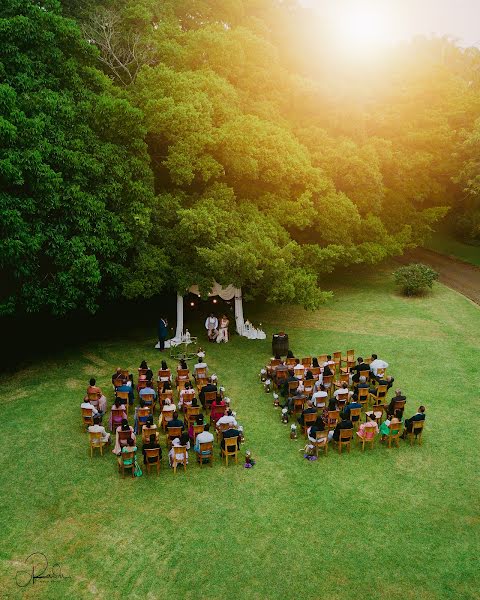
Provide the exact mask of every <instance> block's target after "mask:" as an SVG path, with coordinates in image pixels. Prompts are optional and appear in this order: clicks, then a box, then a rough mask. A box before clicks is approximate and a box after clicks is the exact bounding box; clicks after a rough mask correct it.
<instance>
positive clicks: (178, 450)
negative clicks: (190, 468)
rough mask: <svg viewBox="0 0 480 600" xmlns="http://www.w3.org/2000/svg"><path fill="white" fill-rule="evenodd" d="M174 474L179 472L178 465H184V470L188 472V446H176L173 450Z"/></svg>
mask: <svg viewBox="0 0 480 600" xmlns="http://www.w3.org/2000/svg"><path fill="white" fill-rule="evenodd" d="M173 450H174V452H173V460H172V466H173V472H174V473H176V472H177V465H178V464H180V465H183V470H184V471H185V472H186V471H187V447H186V446H175V448H174V449H173Z"/></svg>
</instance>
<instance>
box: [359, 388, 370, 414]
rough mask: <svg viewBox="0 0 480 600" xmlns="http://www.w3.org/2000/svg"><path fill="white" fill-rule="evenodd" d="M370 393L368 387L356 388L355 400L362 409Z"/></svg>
mask: <svg viewBox="0 0 480 600" xmlns="http://www.w3.org/2000/svg"><path fill="white" fill-rule="evenodd" d="M369 395H370V390H369V389H368V388H360V389H359V390H358V398H357V402H358V403H359V404H361V405H362V408H363V410H365V407H366V406H367V404H368V397H369Z"/></svg>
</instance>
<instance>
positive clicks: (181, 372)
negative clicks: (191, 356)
mask: <svg viewBox="0 0 480 600" xmlns="http://www.w3.org/2000/svg"><path fill="white" fill-rule="evenodd" d="M189 375H190V369H178V370H177V377H176V378H175V383H176V384H177V386H178V382H179V381H188V379H189Z"/></svg>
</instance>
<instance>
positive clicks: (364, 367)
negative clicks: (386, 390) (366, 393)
mask: <svg viewBox="0 0 480 600" xmlns="http://www.w3.org/2000/svg"><path fill="white" fill-rule="evenodd" d="M360 371H368V372H370V365H367V363H364V362H363V358H362V357H361V356H359V357H358V358H357V364H356V365H355V366H354V367H350V373H354V375H353V377H352V381H355V383H358V381H359V380H360Z"/></svg>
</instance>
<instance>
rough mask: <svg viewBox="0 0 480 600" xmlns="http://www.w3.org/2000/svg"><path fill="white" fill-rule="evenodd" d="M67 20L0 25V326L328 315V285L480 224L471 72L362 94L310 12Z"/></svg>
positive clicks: (113, 14)
mask: <svg viewBox="0 0 480 600" xmlns="http://www.w3.org/2000/svg"><path fill="white" fill-rule="evenodd" d="M63 10H64V13H65V14H67V15H68V16H70V17H74V18H75V19H77V22H78V24H76V23H75V22H74V21H71V20H68V19H66V18H64V17H62V16H61V15H60V11H59V8H58V6H57V4H56V3H55V2H54V0H51V1H39V2H28V1H26V0H23V1H22V0H6V2H5V3H3V4H2V8H1V9H0V17H1V19H0V41H1V42H2V46H3V49H4V51H3V53H2V62H1V63H0V82H1V87H0V106H1V121H0V136H1V139H2V150H1V151H0V152H1V162H0V177H1V180H2V188H1V196H0V198H1V207H0V209H1V210H2V212H3V213H4V214H5V216H4V218H3V219H2V249H1V250H2V256H1V258H0V260H1V265H0V266H1V268H2V270H3V273H4V274H3V280H4V281H5V282H6V285H5V286H3V288H4V290H5V291H4V290H3V289H2V305H1V306H2V310H3V312H13V311H15V310H18V309H21V308H25V309H27V310H30V311H36V310H40V309H42V308H44V307H46V308H48V309H49V310H51V311H52V312H54V313H63V312H67V311H68V310H70V309H71V308H73V307H82V306H85V307H87V308H89V309H91V310H94V309H95V306H96V304H97V302H98V298H99V297H100V296H102V295H105V294H108V295H109V296H118V295H121V294H123V295H124V296H126V297H130V298H133V297H136V296H150V295H152V294H154V293H156V292H158V291H160V290H161V289H162V288H165V287H170V288H171V289H172V290H173V289H177V290H179V291H183V290H185V288H186V287H188V286H189V285H191V284H193V283H199V284H200V286H201V289H203V291H207V290H208V288H209V286H210V283H211V281H212V280H213V279H216V280H217V281H218V282H220V283H223V284H228V283H234V284H236V285H237V286H243V287H245V291H246V293H247V295H249V296H250V297H254V296H258V295H261V296H262V297H263V298H265V299H266V300H267V301H271V302H295V303H301V304H303V305H304V306H306V307H310V308H313V307H315V306H317V305H318V304H319V303H320V302H321V301H322V299H323V298H324V297H325V293H324V292H321V291H320V288H319V283H320V284H321V279H322V275H323V274H325V273H328V272H331V271H333V270H334V269H335V268H336V267H337V266H339V265H341V266H349V265H356V264H362V263H363V264H367V265H371V264H375V263H377V262H379V261H381V260H383V259H384V258H386V257H388V256H392V255H396V254H401V253H402V252H403V251H404V249H406V248H411V247H414V246H415V245H417V244H419V243H421V242H422V241H423V239H424V238H425V236H426V235H428V234H429V232H431V230H432V225H434V223H435V222H436V221H438V220H439V219H440V218H442V217H443V216H444V215H445V214H446V213H447V211H448V210H449V208H450V207H454V211H453V212H454V213H455V215H456V217H457V216H458V217H459V218H460V220H461V219H462V218H463V219H464V221H465V220H466V221H467V223H470V215H472V214H476V211H477V212H478V200H477V197H476V196H477V192H478V190H477V187H478V181H477V179H480V171H479V164H478V158H477V156H478V152H476V150H477V148H476V145H477V144H478V139H477V138H478V123H475V119H476V117H477V115H478V113H479V109H480V93H479V78H478V72H479V71H478V66H479V65H480V59H479V53H478V51H476V50H473V49H469V50H468V51H463V50H460V49H459V48H457V47H455V45H454V44H452V43H451V42H448V41H447V40H421V39H419V40H416V41H414V42H412V43H411V44H409V45H405V46H403V47H401V48H399V49H398V50H397V51H396V52H395V53H393V54H392V55H391V56H389V57H388V60H385V61H384V62H383V63H381V64H379V65H378V66H377V69H376V71H375V73H372V72H362V73H361V76H360V77H358V76H357V74H356V73H352V72H351V71H349V70H348V68H346V67H344V66H342V65H340V64H337V63H336V62H335V57H334V56H332V53H331V52H330V51H329V48H328V46H327V43H326V41H325V42H322V36H321V33H319V32H321V31H322V29H321V21H320V17H318V16H315V15H313V14H311V13H309V12H308V11H307V10H306V9H303V8H301V7H300V6H298V5H297V3H295V2H290V3H285V2H277V1H275V0H222V1H219V0H203V1H198V0H163V1H162V2H160V1H159V0H130V1H125V2H115V3H113V2H110V3H109V2H108V0H98V1H95V0H84V1H82V2H79V3H76V2H71V1H67V0H65V1H64V2H63ZM80 27H81V28H82V30H83V34H84V40H85V41H84V40H82V36H81V34H80ZM319 38H320V39H319ZM99 69H101V70H103V72H104V74H102V73H101V72H100V70H99ZM106 76H108V77H106ZM145 142H146V146H145V145H144V143H145ZM146 148H147V149H148V154H149V157H148V156H147V153H146ZM149 159H150V166H149ZM477 225H478V221H477ZM474 235H475V233H474V232H473V233H472V236H474Z"/></svg>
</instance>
